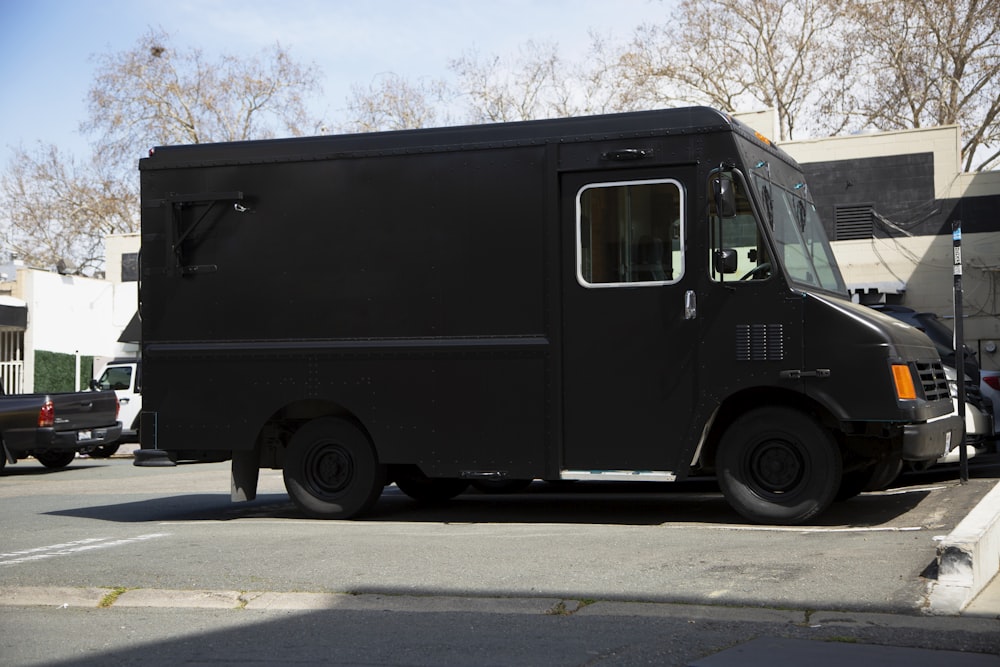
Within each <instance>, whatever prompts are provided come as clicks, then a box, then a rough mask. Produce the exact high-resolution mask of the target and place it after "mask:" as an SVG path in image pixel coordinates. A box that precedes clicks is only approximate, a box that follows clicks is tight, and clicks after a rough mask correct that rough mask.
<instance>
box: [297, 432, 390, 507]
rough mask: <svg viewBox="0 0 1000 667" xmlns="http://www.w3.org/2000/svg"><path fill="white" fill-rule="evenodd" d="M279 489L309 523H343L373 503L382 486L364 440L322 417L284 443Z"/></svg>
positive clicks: (360, 434)
mask: <svg viewBox="0 0 1000 667" xmlns="http://www.w3.org/2000/svg"><path fill="white" fill-rule="evenodd" d="M284 478H285V489H286V490H287V491H288V495H289V496H290V497H291V498H292V500H293V501H294V502H295V504H296V505H297V506H298V507H299V509H300V510H302V512H303V513H305V514H306V515H307V516H309V517H311V518H314V519H349V518H351V517H354V516H357V515H359V514H362V513H364V512H365V511H367V510H368V509H370V508H371V506H372V505H374V504H375V501H376V500H378V497H379V495H380V494H381V493H382V488H383V487H384V486H385V466H384V465H381V464H379V462H378V459H377V457H376V455H375V450H374V448H373V447H372V444H371V443H370V442H369V440H368V437H367V436H366V435H365V433H363V432H362V431H361V429H359V428H358V427H357V426H355V425H354V424H352V423H351V422H349V421H346V420H344V419H338V418H336V417H322V418H320V419H314V420H313V421H311V422H309V423H307V424H305V425H304V426H303V427H302V428H300V429H299V430H298V431H297V432H296V433H295V435H293V436H292V439H291V441H290V442H289V443H288V452H287V455H286V457H285V464H284Z"/></svg>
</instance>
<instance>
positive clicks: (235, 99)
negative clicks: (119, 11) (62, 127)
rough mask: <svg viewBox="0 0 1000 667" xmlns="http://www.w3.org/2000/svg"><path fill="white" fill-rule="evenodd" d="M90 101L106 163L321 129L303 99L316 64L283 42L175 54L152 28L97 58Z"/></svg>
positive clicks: (86, 126)
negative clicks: (251, 53) (150, 148)
mask: <svg viewBox="0 0 1000 667" xmlns="http://www.w3.org/2000/svg"><path fill="white" fill-rule="evenodd" d="M97 63H98V73H97V76H96V78H95V80H94V84H93V85H92V86H91V88H90V93H89V96H88V99H89V107H90V118H89V120H87V121H86V122H85V123H83V124H82V129H83V130H84V131H85V132H88V133H91V134H93V135H96V137H97V146H98V147H99V149H100V152H101V153H102V154H103V155H105V156H107V158H106V159H120V160H123V161H129V160H131V158H134V154H135V150H136V146H142V145H144V144H149V145H155V144H198V143H206V142H214V141H239V140H243V139H265V138H270V137H273V136H276V135H278V134H283V135H292V136H295V135H300V134H304V133H306V132H309V131H314V130H315V129H316V125H315V124H311V121H310V119H309V116H308V113H307V111H306V106H305V101H304V95H305V94H306V93H310V92H313V91H314V90H316V89H317V87H318V84H317V72H316V70H315V68H314V67H311V66H302V65H300V64H298V63H296V62H295V61H294V60H293V59H292V58H291V56H290V55H289V53H288V52H287V51H286V50H285V49H283V48H282V47H281V46H280V45H275V46H274V47H272V48H270V49H268V50H266V51H264V52H263V53H262V54H260V55H258V56H256V57H243V56H235V55H223V56H221V57H220V59H219V60H218V62H208V61H206V60H205V57H204V54H203V53H202V51H201V50H199V49H190V50H187V51H180V50H175V49H174V48H173V47H172V46H171V44H170V36H169V35H168V34H167V33H165V32H163V31H162V30H152V29H151V30H150V31H149V32H147V33H146V34H145V35H144V36H143V37H142V38H141V39H140V40H139V41H138V43H137V44H136V46H135V47H134V48H132V49H130V50H128V51H123V52H119V53H110V54H102V55H99V56H97Z"/></svg>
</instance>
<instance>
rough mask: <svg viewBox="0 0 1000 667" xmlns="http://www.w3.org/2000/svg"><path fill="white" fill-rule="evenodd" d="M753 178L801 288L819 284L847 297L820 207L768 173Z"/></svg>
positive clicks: (787, 266)
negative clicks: (777, 182)
mask: <svg viewBox="0 0 1000 667" xmlns="http://www.w3.org/2000/svg"><path fill="white" fill-rule="evenodd" d="M752 178H753V181H754V187H755V188H756V189H757V193H758V194H759V195H760V201H761V204H762V209H763V212H764V216H765V220H766V222H767V224H768V226H769V227H770V228H771V231H772V233H773V235H774V240H775V243H776V244H777V251H778V255H779V256H780V257H781V262H782V264H783V265H784V267H785V270H786V271H787V273H788V277H789V278H790V279H791V280H792V282H793V283H796V284H798V285H799V286H800V287H807V288H808V287H818V288H821V289H824V290H828V291H831V292H836V293H838V294H841V295H843V296H846V295H847V287H846V285H845V284H844V278H843V276H842V275H841V273H840V267H839V266H837V260H836V258H835V257H834V255H833V250H832V249H831V247H830V241H829V239H828V238H827V236H826V231H825V230H824V229H823V223H822V221H821V220H820V218H819V215H818V213H817V212H816V207H815V206H814V205H813V204H812V202H809V201H807V200H806V199H805V198H804V197H803V196H801V195H800V194H798V193H797V192H793V191H792V190H786V189H785V188H783V187H781V186H779V185H778V184H776V183H774V182H772V181H770V180H769V179H768V178H767V176H766V175H761V174H759V173H754V174H753V176H752ZM796 187H804V184H800V185H799V186H796Z"/></svg>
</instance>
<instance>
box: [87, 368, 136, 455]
mask: <svg viewBox="0 0 1000 667" xmlns="http://www.w3.org/2000/svg"><path fill="white" fill-rule="evenodd" d="M93 385H94V388H95V389H114V391H115V394H117V395H118V403H119V405H120V406H121V407H120V409H119V412H118V420H119V421H120V422H121V423H122V436H121V438H119V440H118V442H119V443H126V442H139V413H141V412H142V364H141V362H140V361H139V360H138V359H112V360H111V361H110V362H108V365H107V366H105V367H104V372H103V373H101V376H100V377H99V378H97V379H96V380H94V382H93Z"/></svg>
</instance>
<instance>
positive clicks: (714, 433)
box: [694, 387, 843, 472]
mask: <svg viewBox="0 0 1000 667" xmlns="http://www.w3.org/2000/svg"><path fill="white" fill-rule="evenodd" d="M765 406H773V407H786V408H791V409H793V410H797V411H799V412H802V413H803V414H806V415H809V416H810V417H812V418H813V419H815V420H817V421H818V422H819V423H820V424H821V425H822V426H824V427H826V428H827V429H829V430H830V432H831V433H832V434H833V436H834V438H835V439H836V441H837V442H838V444H840V445H841V455H843V434H842V430H841V428H840V422H839V421H838V420H837V418H836V417H835V416H834V415H833V413H831V412H830V411H829V410H828V409H827V408H826V407H824V406H823V405H822V404H821V403H819V402H818V401H816V400H815V399H812V398H810V397H809V396H807V395H806V394H803V393H801V392H797V391H793V390H789V389H781V388H777V387H756V388H751V389H745V390H743V391H740V392H737V393H735V394H732V395H731V396H729V397H728V398H726V399H725V400H724V401H723V402H722V403H721V404H720V405H719V407H718V408H716V410H715V413H714V414H713V416H712V422H711V426H710V428H709V429H708V433H707V434H706V435H705V438H704V442H703V443H702V446H701V448H700V451H699V453H698V456H697V458H696V460H695V461H694V466H695V467H696V468H697V469H699V470H703V471H705V472H712V471H714V470H715V462H716V456H717V455H718V450H719V443H720V442H721V440H722V436H723V434H724V433H725V432H726V429H727V428H728V427H729V425H730V424H732V423H733V422H734V421H736V420H737V419H738V418H739V417H740V416H742V415H744V414H746V413H748V412H750V411H751V410H754V409H756V408H761V407H765Z"/></svg>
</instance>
